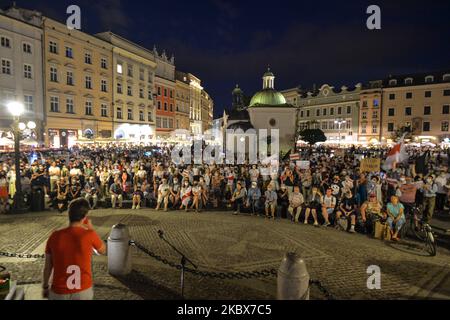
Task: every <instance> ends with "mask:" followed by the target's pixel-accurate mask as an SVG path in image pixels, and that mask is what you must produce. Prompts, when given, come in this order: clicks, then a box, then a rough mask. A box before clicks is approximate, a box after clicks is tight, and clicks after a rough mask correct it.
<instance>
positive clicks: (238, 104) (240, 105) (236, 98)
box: [231, 84, 245, 111]
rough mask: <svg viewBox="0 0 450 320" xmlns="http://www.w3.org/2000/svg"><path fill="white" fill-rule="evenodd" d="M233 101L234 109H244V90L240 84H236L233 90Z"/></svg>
mask: <svg viewBox="0 0 450 320" xmlns="http://www.w3.org/2000/svg"><path fill="white" fill-rule="evenodd" d="M232 95H233V101H232V108H231V109H232V110H236V111H242V110H244V109H245V103H244V92H243V91H242V90H241V88H239V85H238V84H237V85H236V88H234V90H233V92H232Z"/></svg>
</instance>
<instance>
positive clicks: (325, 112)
mask: <svg viewBox="0 0 450 320" xmlns="http://www.w3.org/2000/svg"><path fill="white" fill-rule="evenodd" d="M328 110H329V115H330V116H334V115H335V114H334V111H335V108H334V107H331V108H330V109H328V108H324V109H322V110H321V109H316V110H315V111H316V112H315V114H316V117H320V116H321V115H322V116H327V115H328ZM344 110H345V111H346V112H347V114H351V113H352V107H351V106H347V107H345V108H344V107H337V114H338V115H341V114H343V111H344ZM310 111H311V110H301V111H300V118H304V117H305V114H306V118H309V117H310V116H311V112H310ZM321 111H322V112H321Z"/></svg>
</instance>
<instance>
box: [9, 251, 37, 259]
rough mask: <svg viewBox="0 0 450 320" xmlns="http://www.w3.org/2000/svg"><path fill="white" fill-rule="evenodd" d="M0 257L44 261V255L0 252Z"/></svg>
mask: <svg viewBox="0 0 450 320" xmlns="http://www.w3.org/2000/svg"><path fill="white" fill-rule="evenodd" d="M0 256H3V257H7V258H18V259H45V254H31V253H11V252H3V251H0Z"/></svg>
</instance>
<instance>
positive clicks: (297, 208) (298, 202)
mask: <svg viewBox="0 0 450 320" xmlns="http://www.w3.org/2000/svg"><path fill="white" fill-rule="evenodd" d="M304 202H305V200H304V198H303V195H302V194H301V193H300V187H299V186H294V191H293V192H292V193H291V194H290V195H289V208H288V212H289V214H290V215H291V221H293V222H298V219H299V217H300V214H301V213H302V209H303V205H304Z"/></svg>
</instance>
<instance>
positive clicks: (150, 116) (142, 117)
mask: <svg viewBox="0 0 450 320" xmlns="http://www.w3.org/2000/svg"><path fill="white" fill-rule="evenodd" d="M116 117H117V119H123V111H122V107H117V113H116ZM127 120H131V121H133V120H134V111H133V108H128V109H127ZM139 121H142V122H143V121H146V120H145V113H144V110H139ZM147 121H148V122H153V113H152V112H151V111H149V112H147Z"/></svg>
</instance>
